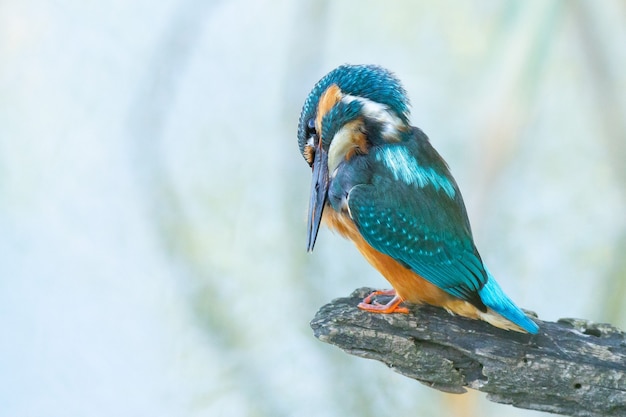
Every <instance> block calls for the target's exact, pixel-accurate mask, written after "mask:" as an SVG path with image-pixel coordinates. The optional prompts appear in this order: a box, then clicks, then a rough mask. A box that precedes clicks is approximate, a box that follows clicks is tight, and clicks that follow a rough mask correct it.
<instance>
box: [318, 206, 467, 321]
mask: <svg viewBox="0 0 626 417" xmlns="http://www.w3.org/2000/svg"><path fill="white" fill-rule="evenodd" d="M323 220H324V222H325V223H326V224H327V225H328V227H330V228H331V229H333V230H335V231H337V232H339V233H340V234H341V235H343V236H344V237H346V238H348V239H350V240H351V241H352V242H354V244H355V245H356V247H357V249H358V250H359V251H360V252H361V254H362V255H363V256H364V257H365V259H367V261H368V262H369V263H370V264H372V266H373V267H374V268H376V269H377V270H378V271H379V272H380V273H381V274H382V275H383V276H384V277H385V279H387V281H389V283H390V284H391V286H392V287H393V288H394V289H395V290H396V293H397V294H398V295H399V296H400V297H402V299H404V300H405V301H408V302H411V303H426V304H431V305H436V306H441V307H444V308H447V309H449V310H451V311H457V312H459V313H460V314H462V315H467V316H473V315H475V314H476V313H475V311H476V309H475V308H474V307H473V306H472V305H471V304H469V303H467V302H466V301H463V300H460V299H458V298H456V297H454V296H452V295H450V294H448V293H447V292H445V291H444V290H442V289H441V288H439V287H437V286H436V285H434V284H432V283H430V282H429V281H427V280H426V279H424V278H422V277H421V276H420V275H418V274H416V273H415V272H413V271H411V270H410V269H407V268H405V267H404V266H403V265H402V264H400V263H399V262H397V261H396V260H395V259H393V258H392V257H391V256H389V255H385V254H384V253H381V252H379V251H377V250H376V249H374V248H373V247H372V246H370V244H369V243H367V242H366V241H365V239H363V237H362V236H361V234H360V233H359V231H358V229H357V227H356V225H355V224H354V222H353V221H352V219H350V217H349V216H347V215H345V214H343V213H338V212H336V211H334V210H332V209H330V210H325V211H324V218H323ZM466 309H467V310H468V311H467V312H465V311H464V312H463V313H461V312H460V311H458V310H466Z"/></svg>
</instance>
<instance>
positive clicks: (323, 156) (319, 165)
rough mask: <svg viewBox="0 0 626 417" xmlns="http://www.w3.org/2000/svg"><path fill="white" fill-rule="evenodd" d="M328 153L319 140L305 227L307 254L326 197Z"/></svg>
mask: <svg viewBox="0 0 626 417" xmlns="http://www.w3.org/2000/svg"><path fill="white" fill-rule="evenodd" d="M328 182H329V180H328V153H327V152H326V151H325V150H324V148H323V147H322V140H321V139H320V141H319V143H318V145H317V147H316V149H315V158H314V159H313V178H312V179H311V197H310V200H309V221H308V225H307V235H306V239H307V244H306V250H307V252H312V251H313V246H315V239H316V238H317V232H318V231H319V230H320V223H321V221H322V212H323V211H324V205H326V198H327V196H328Z"/></svg>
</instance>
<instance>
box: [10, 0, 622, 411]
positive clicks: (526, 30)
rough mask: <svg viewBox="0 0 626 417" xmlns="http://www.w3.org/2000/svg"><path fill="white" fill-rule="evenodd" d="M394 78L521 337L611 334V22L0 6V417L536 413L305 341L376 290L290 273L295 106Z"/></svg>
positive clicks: (295, 234)
mask: <svg viewBox="0 0 626 417" xmlns="http://www.w3.org/2000/svg"><path fill="white" fill-rule="evenodd" d="M345 62H350V63H376V64H380V65H383V66H386V67H388V68H390V69H392V70H393V71H395V72H396V73H397V75H398V76H399V77H400V78H401V79H402V80H403V82H404V84H405V86H406V88H407V90H408V92H409V95H410V97H411V98H412V104H413V112H412V121H413V123H414V124H416V125H418V126H420V127H422V128H423V129H424V130H425V131H426V133H427V134H428V135H429V136H430V137H431V140H432V142H433V144H434V145H435V147H436V148H437V149H438V150H439V151H440V152H441V153H442V154H443V156H444V157H445V158H446V160H447V161H448V163H449V164H450V166H451V168H452V171H453V173H454V174H455V176H456V178H457V180H458V182H459V184H460V186H461V189H462V191H463V193H464V196H465V201H466V203H467V205H468V210H469V212H470V218H471V220H472V223H473V226H474V233H475V238H476V241H477V244H478V247H479V249H480V251H481V253H482V255H483V258H484V259H485V260H486V262H487V264H488V265H489V267H490V269H491V271H492V272H493V273H494V275H495V276H496V277H497V278H498V280H499V281H500V283H501V284H502V286H503V287H504V288H505V289H506V290H507V292H508V293H509V294H510V295H511V296H512V298H514V299H515V300H516V301H517V302H518V303H519V304H520V305H522V306H524V307H525V308H528V309H531V310H535V311H537V312H538V313H539V315H540V316H541V317H542V318H543V319H546V320H555V319H558V318H560V317H584V318H589V319H592V320H595V321H608V322H611V323H613V324H615V325H618V326H621V327H622V328H623V327H626V309H625V307H624V306H623V305H622V303H623V300H625V299H626V284H625V280H626V257H625V256H624V253H625V252H626V216H625V212H626V186H625V185H624V184H626V71H625V70H624V68H626V3H624V2H623V1H597V2H591V1H588V2H583V1H496V0H493V1H468V2H457V1H452V0H450V1H440V2H413V1H408V0H407V1H398V2H382V1H336V2H330V1H295V0H294V1H287V0H284V1H280V0H276V1H272V0H262V1H252V0H240V1H228V2H227V1H221V2H218V1H205V0H182V1H174V0H160V1H148V0H113V1H106V2H105V1H71V0H60V1H55V2H46V1H41V0H19V1H17V0H5V1H3V2H2V3H0V329H2V337H1V338H0V414H1V415H2V416H24V417H26V416H148V415H149V416H261V417H263V416H268V417H269V416H271V417H274V416H302V417H304V416H350V415H359V416H398V415H407V416H409V415H415V416H451V415H453V416H468V417H469V416H502V415H506V416H543V415H546V414H542V413H535V412H529V411H524V410H517V409H513V408H511V407H506V406H501V405H492V404H491V403H489V402H488V401H487V400H486V399H485V398H484V396H483V395H482V394H478V395H477V394H466V395H463V396H452V395H445V394H441V393H439V392H436V391H433V390H431V389H429V388H427V387H425V386H423V385H420V384H419V383H417V382H414V381H412V380H409V379H406V378H404V377H401V376H399V375H397V374H395V373H394V372H393V371H391V370H388V369H387V368H385V367H384V366H383V365H381V364H379V363H375V362H370V361H366V360H362V359H357V358H353V357H349V356H348V355H346V354H344V353H342V352H341V351H338V350H337V349H335V348H333V347H330V346H327V345H324V344H322V343H320V342H318V341H317V340H316V339H314V338H313V336H312V332H311V330H310V329H309V326H308V322H309V320H310V319H311V318H312V317H313V315H314V314H315V312H316V310H317V308H318V307H319V306H321V305H322V304H324V303H325V302H327V301H329V300H330V299H332V298H334V297H339V296H344V295H347V294H348V293H349V292H350V291H351V290H352V289H354V288H356V287H359V286H364V285H369V286H373V287H386V286H387V284H386V282H385V281H384V280H383V279H382V278H381V277H379V276H378V274H377V273H376V272H375V271H374V270H373V269H371V268H370V267H369V266H368V265H367V264H366V262H365V261H364V260H362V259H361V257H360V256H359V255H358V253H357V252H356V250H355V249H354V248H353V247H352V246H351V244H349V243H348V242H345V241H343V240H342V239H341V238H340V237H339V236H335V235H333V234H331V233H329V232H328V231H322V232H321V234H320V236H319V238H318V242H317V247H316V250H315V253H314V254H313V255H307V254H306V253H305V250H304V247H305V213H306V205H307V194H308V191H309V190H308V188H309V177H310V170H309V168H308V166H307V165H306V163H305V162H304V161H303V159H302V158H301V156H300V155H299V153H298V148H297V143H296V127H297V121H298V116H299V112H300V106H301V104H302V102H303V101H304V99H305V97H306V95H307V94H308V92H309V90H310V88H311V87H312V86H313V84H314V83H315V82H316V81H317V80H318V79H319V78H320V77H321V76H322V75H324V74H325V73H326V72H327V71H329V70H330V69H332V68H334V67H335V66H337V65H339V64H342V63H345Z"/></svg>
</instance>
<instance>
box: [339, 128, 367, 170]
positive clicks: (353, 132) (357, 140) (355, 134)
mask: <svg viewBox="0 0 626 417" xmlns="http://www.w3.org/2000/svg"><path fill="white" fill-rule="evenodd" d="M346 127H347V128H349V129H350V140H351V142H352V144H353V146H352V147H351V148H350V149H349V150H348V152H346V160H347V161H349V160H350V159H351V158H352V157H353V156H354V155H355V154H359V155H363V154H366V153H367V152H368V150H369V149H368V145H367V135H366V133H365V127H364V125H363V120H362V119H357V120H354V121H352V122H350V123H347V124H346V125H345V127H344V128H346Z"/></svg>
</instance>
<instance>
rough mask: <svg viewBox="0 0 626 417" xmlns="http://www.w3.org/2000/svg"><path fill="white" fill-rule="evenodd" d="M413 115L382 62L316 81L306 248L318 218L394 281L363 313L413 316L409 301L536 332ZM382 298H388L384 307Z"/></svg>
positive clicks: (308, 135) (306, 126)
mask: <svg viewBox="0 0 626 417" xmlns="http://www.w3.org/2000/svg"><path fill="white" fill-rule="evenodd" d="M409 116H410V112H409V99H408V97H407V93H406V91H405V89H404V88H403V87H402V85H401V83H400V81H399V80H398V79H397V78H396V76H395V75H394V74H393V73H391V72H390V71H388V70H387V69H384V68H382V67H379V66H375V65H342V66H339V67H337V68H335V69H334V70H332V71H331V72H330V73H328V74H327V75H325V76H324V77H323V78H322V79H321V80H320V81H318V82H317V84H316V85H315V87H314V88H313V90H311V92H310V93H309V95H308V97H307V98H306V100H305V102H304V105H303V107H302V113H301V115H300V120H299V123H298V144H299V147H300V153H301V154H302V156H303V157H304V159H305V160H306V161H307V162H308V164H309V166H310V167H311V168H312V173H313V177H312V182H311V194H310V200H309V215H308V226H307V251H309V252H311V251H312V250H313V247H314V245H315V240H316V238H317V234H318V231H319V227H320V223H322V222H324V223H325V224H326V225H327V226H329V227H330V228H331V229H333V230H335V231H337V232H338V233H339V234H341V235H342V236H344V237H346V238H348V239H349V240H351V241H352V242H353V243H354V244H355V245H356V247H357V249H358V250H359V251H360V252H361V254H362V255H363V256H364V257H365V258H366V259H367V260H368V261H369V262H370V264H372V266H374V267H375V268H376V269H377V270H378V271H379V272H380V273H381V274H382V275H383V276H384V277H385V278H386V279H387V281H389V283H390V284H391V286H392V287H393V289H392V290H383V291H375V292H373V293H372V294H370V295H369V296H367V297H366V298H365V299H364V300H363V301H362V302H361V303H360V304H359V305H358V307H359V308H361V309H363V310H366V311H369V312H373V313H408V312H409V310H408V309H407V308H406V307H405V305H406V304H404V302H407V303H414V304H421V303H426V304H431V305H435V306H439V307H443V308H444V309H446V310H448V311H449V312H450V313H453V314H458V315H461V316H464V317H469V318H472V319H480V320H484V321H486V322H488V323H490V324H492V325H493V326H496V327H499V328H502V329H506V330H514V331H518V332H528V333H533V334H534V333H537V331H538V329H539V328H538V326H537V324H536V323H535V322H534V321H532V320H531V319H530V318H529V317H527V316H526V314H524V312H523V311H522V310H521V309H520V308H519V307H518V306H516V305H515V303H513V301H511V299H510V298H509V297H507V296H506V295H505V293H504V292H503V291H502V289H501V288H500V286H499V285H498V283H497V282H496V280H495V279H494V278H493V276H492V275H491V274H490V273H489V271H488V270H487V268H486V267H485V265H484V263H483V261H482V259H481V257H480V254H479V253H478V250H477V249H476V246H475V244H474V239H473V237H472V231H471V228H470V223H469V219H468V216H467V211H466V209H465V204H464V203H463V198H462V196H461V192H460V191H459V187H458V185H457V183H456V181H455V180H454V178H453V177H452V175H451V173H450V170H449V168H448V165H447V164H446V162H445V161H444V160H443V158H442V157H441V156H440V155H439V153H437V151H436V150H435V149H434V148H433V146H432V145H431V144H430V141H429V139H428V137H427V136H426V134H424V132H422V131H421V130H420V129H419V128H417V127H413V126H411V124H410V121H409ZM378 295H388V296H392V298H391V301H389V302H388V303H386V304H382V303H379V302H378V301H376V298H377V296H378Z"/></svg>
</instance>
